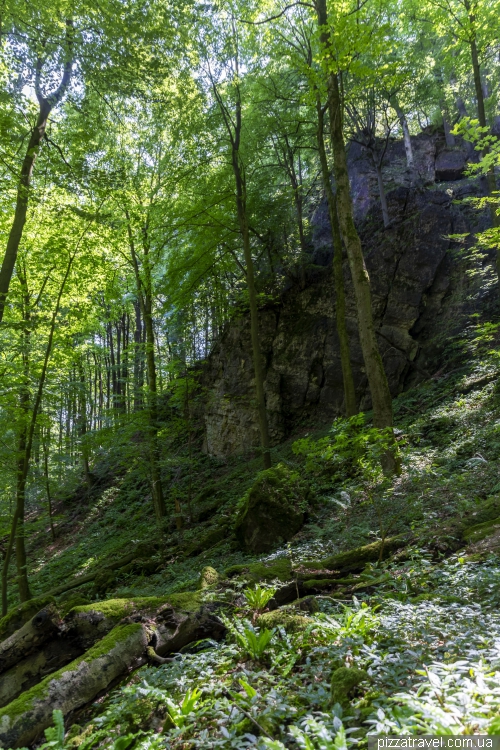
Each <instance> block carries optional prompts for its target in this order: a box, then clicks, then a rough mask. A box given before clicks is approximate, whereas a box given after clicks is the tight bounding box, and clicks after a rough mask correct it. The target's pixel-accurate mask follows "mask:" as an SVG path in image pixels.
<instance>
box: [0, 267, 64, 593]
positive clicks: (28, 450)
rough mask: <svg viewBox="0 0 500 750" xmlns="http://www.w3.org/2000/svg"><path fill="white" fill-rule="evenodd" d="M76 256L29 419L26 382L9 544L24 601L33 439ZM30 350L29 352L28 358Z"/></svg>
mask: <svg viewBox="0 0 500 750" xmlns="http://www.w3.org/2000/svg"><path fill="white" fill-rule="evenodd" d="M74 259H75V255H74V254H73V255H71V256H70V258H69V261H68V265H67V268H66V272H65V275H64V277H63V280H62V283H61V287H60V289H59V293H58V296H57V301H56V306H55V308H54V312H53V314H52V320H51V324H50V331H49V338H48V341H47V346H46V348H45V355H44V360H43V365H42V371H41V373H40V377H39V379H38V386H37V390H36V394H35V400H34V403H33V408H32V411H31V417H30V419H29V420H28V409H29V391H28V388H27V383H28V380H27V379H26V388H23V389H22V391H21V411H22V413H23V424H22V425H21V432H20V438H19V452H18V456H19V458H18V471H17V493H16V494H17V499H16V511H15V513H14V517H13V520H12V529H11V540H10V541H9V549H10V550H12V541H13V538H14V535H15V539H16V564H17V581H18V588H19V597H20V599H21V602H24V601H27V600H28V599H30V598H31V594H30V589H29V583H28V576H27V569H26V549H25V544H24V508H25V494H26V480H27V477H28V471H29V465H30V460H31V454H32V450H33V436H34V433H35V427H36V421H37V417H38V414H39V410H40V405H41V403H42V396H43V390H44V387H45V379H46V376H47V368H48V364H49V359H50V356H51V353H52V344H53V341H54V332H55V328H56V322H57V316H58V314H59V308H60V305H61V299H62V295H63V293H64V288H65V286H66V282H67V280H68V277H69V274H70V271H71V266H72V265H73V260H74ZM26 333H27V335H29V329H28V328H26ZM27 355H28V350H27V349H26V357H27ZM27 367H28V360H27V359H26V365H25V368H26V372H27ZM9 559H10V551H9V552H8V555H6V560H5V561H4V562H5V563H6V564H5V565H4V574H5V577H4V591H3V593H2V597H3V601H5V603H6V602H7V569H8V564H9Z"/></svg>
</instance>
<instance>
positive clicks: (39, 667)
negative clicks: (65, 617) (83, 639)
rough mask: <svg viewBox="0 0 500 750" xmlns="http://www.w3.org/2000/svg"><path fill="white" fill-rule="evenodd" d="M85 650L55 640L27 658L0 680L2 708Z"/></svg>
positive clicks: (72, 644) (59, 639)
mask: <svg viewBox="0 0 500 750" xmlns="http://www.w3.org/2000/svg"><path fill="white" fill-rule="evenodd" d="M84 652H85V649H84V648H82V647H81V646H80V644H79V643H77V642H75V641H71V640H69V639H64V638H60V637H59V638H55V639H53V640H52V641H49V642H48V643H46V644H45V645H44V646H42V648H41V649H40V650H39V651H37V652H36V653H34V654H31V656H28V657H26V658H25V659H23V660H22V661H20V662H19V663H18V664H16V665H15V666H14V667H11V668H10V669H8V670H7V671H6V672H4V673H3V674H2V677H1V678H0V707H2V706H6V705H7V704H8V703H10V702H11V701H13V700H14V699H15V698H17V697H18V696H19V695H21V693H22V692H24V691H25V690H29V689H30V688H31V687H33V686H34V685H38V683H39V682H41V681H42V680H43V679H44V678H45V677H46V676H47V675H49V674H51V673H52V672H56V671H57V670H58V669H61V667H64V666H65V665H66V664H69V663H70V662H71V661H73V659H76V658H77V657H78V656H81V655H82V654H83V653H84Z"/></svg>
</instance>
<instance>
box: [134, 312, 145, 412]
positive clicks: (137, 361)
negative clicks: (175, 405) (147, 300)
mask: <svg viewBox="0 0 500 750" xmlns="http://www.w3.org/2000/svg"><path fill="white" fill-rule="evenodd" d="M134 309H135V331H134V410H135V411H139V410H140V409H142V407H143V401H142V386H143V382H142V321H141V305H140V302H139V300H136V301H135V302H134Z"/></svg>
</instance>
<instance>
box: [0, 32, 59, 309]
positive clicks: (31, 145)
mask: <svg viewBox="0 0 500 750" xmlns="http://www.w3.org/2000/svg"><path fill="white" fill-rule="evenodd" d="M72 52H73V22H72V21H71V20H67V21H66V54H65V57H66V61H65V64H64V73H63V77H62V80H61V83H60V85H59V87H58V88H57V89H56V90H55V91H54V92H53V93H52V94H51V95H49V96H47V97H44V96H42V94H41V87H40V78H41V72H42V66H43V61H42V60H41V59H40V58H39V59H38V60H37V63H36V75H35V93H36V95H37V98H38V104H39V111H38V117H37V121H36V124H35V127H34V128H33V130H32V131H31V134H30V139H29V141H28V148H27V149H26V154H25V156H24V160H23V163H22V166H21V174H20V176H19V184H18V188H17V199H16V208H15V212H14V220H13V222H12V227H11V230H10V233H9V237H8V240H7V247H6V249H5V254H4V258H3V261H2V267H1V269H0V323H1V322H2V319H3V314H4V310H5V303H6V300H7V294H8V292H9V286H10V280H11V278H12V274H13V273H14V268H15V265H16V259H17V253H18V250H19V245H20V244H21V239H22V236H23V231H24V225H25V224H26V215H27V212H28V204H29V197H30V187H31V178H32V176H33V167H34V165H35V161H36V158H37V156H38V152H39V151H40V144H41V142H42V139H43V137H44V136H45V129H46V127H47V120H48V118H49V115H50V113H51V111H52V110H53V108H54V107H56V106H57V105H58V104H59V102H60V101H61V99H62V97H63V96H64V94H65V92H66V89H67V88H68V86H69V83H70V80H71V72H72V67H73V61H72Z"/></svg>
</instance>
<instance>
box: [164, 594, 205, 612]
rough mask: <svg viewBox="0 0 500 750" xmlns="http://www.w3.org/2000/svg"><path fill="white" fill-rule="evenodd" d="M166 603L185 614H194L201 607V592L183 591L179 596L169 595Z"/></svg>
mask: <svg viewBox="0 0 500 750" xmlns="http://www.w3.org/2000/svg"><path fill="white" fill-rule="evenodd" d="M167 601H168V603H169V604H171V605H172V607H175V608H178V609H183V610H184V611H185V612H196V610H197V609H199V608H200V607H201V603H202V602H201V592H200V591H184V592H182V593H180V594H170V596H168V597H167Z"/></svg>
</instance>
